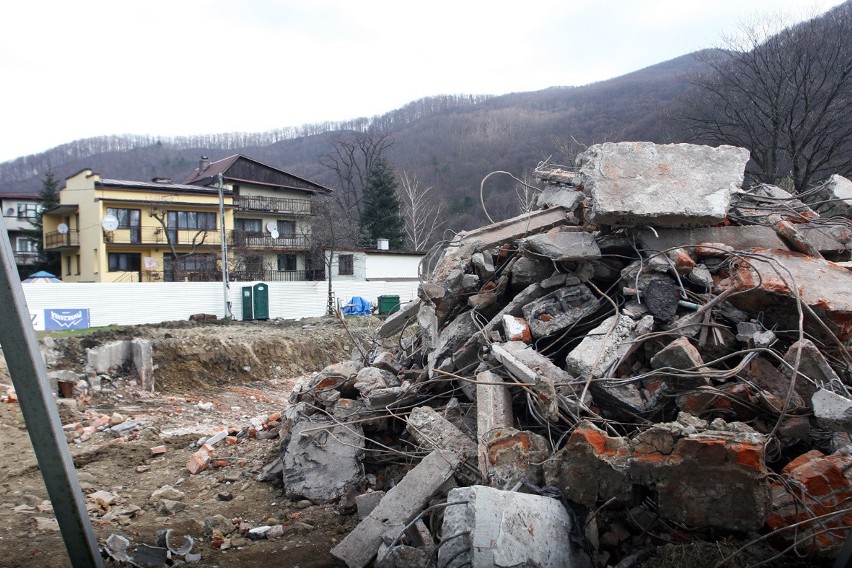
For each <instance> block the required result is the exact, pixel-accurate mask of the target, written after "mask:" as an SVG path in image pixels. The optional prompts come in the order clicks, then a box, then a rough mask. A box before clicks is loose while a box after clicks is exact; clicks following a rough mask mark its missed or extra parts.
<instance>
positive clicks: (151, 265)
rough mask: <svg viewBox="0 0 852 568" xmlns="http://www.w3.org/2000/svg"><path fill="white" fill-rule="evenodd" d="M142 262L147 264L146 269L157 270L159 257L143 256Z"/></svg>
mask: <svg viewBox="0 0 852 568" xmlns="http://www.w3.org/2000/svg"><path fill="white" fill-rule="evenodd" d="M142 264H143V265H144V266H145V270H149V271H150V270H156V269H157V259H156V258H154V257H153V256H143V257H142Z"/></svg>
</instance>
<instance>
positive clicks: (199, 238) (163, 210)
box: [131, 204, 215, 278]
mask: <svg viewBox="0 0 852 568" xmlns="http://www.w3.org/2000/svg"><path fill="white" fill-rule="evenodd" d="M168 214H169V211H168V208H167V205H165V204H164V205H162V206H154V207H152V208H151V210H150V211H149V212H148V216H149V217H152V218H153V219H154V220H155V221H157V223H159V224H160V227H159V228H158V229H157V230H158V231H161V232H162V234H164V235H165V238H166V246H168V248H169V253H170V254H171V258H172V260H173V261H174V264H173V265H172V266H173V268H172V270H173V271H174V272H176V274H172V276H173V277H175V278H177V277H178V274H177V273H179V272H180V271H181V266H180V261H181V260H182V259H189V258H191V257H192V256H193V255H194V254H195V253H196V250H197V249H198V247H200V246H202V245H204V244H205V241H207V237H208V236H209V234H210V231H215V228H213V229H204V228H202V229H195V233H194V234H193V235H192V239H191V240H190V241H189V242H181V243H180V244H181V245H182V246H189V250H188V251H186V252H183V253H178V251H177V244H178V243H177V240H178V239H177V235H178V231H179V230H180V229H179V228H178V227H174V226H169V224H168ZM139 229H140V228H136V230H139ZM131 230H134V229H133V228H131ZM214 270H215V267H212V268H211V267H209V266H207V267H205V269H204V272H205V278H209V277H210V276H211V275H212V272H213V271H214Z"/></svg>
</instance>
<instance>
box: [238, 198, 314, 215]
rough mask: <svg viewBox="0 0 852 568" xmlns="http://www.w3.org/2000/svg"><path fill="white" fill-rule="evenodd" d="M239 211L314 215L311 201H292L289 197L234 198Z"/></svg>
mask: <svg viewBox="0 0 852 568" xmlns="http://www.w3.org/2000/svg"><path fill="white" fill-rule="evenodd" d="M234 209H235V210H237V211H266V212H269V213H286V214H288V215H312V214H313V209H312V208H311V202H310V200H309V199H291V198H287V197H265V196H263V195H240V196H239V197H235V198H234Z"/></svg>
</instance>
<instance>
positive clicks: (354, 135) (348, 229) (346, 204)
mask: <svg viewBox="0 0 852 568" xmlns="http://www.w3.org/2000/svg"><path fill="white" fill-rule="evenodd" d="M391 144H392V141H391V138H390V133H388V132H386V131H382V130H379V129H376V128H367V129H366V130H364V131H356V132H351V133H348V134H345V135H341V136H337V137H335V138H334V139H333V140H332V141H331V151H330V152H329V153H328V154H325V155H324V156H321V157H320V163H321V164H322V165H323V166H324V167H326V168H328V169H329V170H331V171H332V172H333V173H334V175H335V176H336V177H337V181H338V184H339V189H337V191H335V192H334V203H335V205H336V206H337V208H338V209H339V211H340V213H341V215H340V221H341V222H342V225H341V227H340V229H341V230H340V231H339V233H340V234H339V237H340V238H341V239H342V240H343V242H346V241H349V242H350V243H351V244H354V243H355V242H356V241H357V239H358V230H359V224H360V221H361V213H362V202H363V198H364V188H365V187H366V186H367V176H368V174H369V172H370V169H371V168H372V167H373V164H374V163H375V161H376V160H378V159H379V158H381V157H382V153H383V152H384V151H385V150H386V149H387V148H388V147H390V145H391Z"/></svg>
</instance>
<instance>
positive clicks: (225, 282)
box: [219, 172, 231, 318]
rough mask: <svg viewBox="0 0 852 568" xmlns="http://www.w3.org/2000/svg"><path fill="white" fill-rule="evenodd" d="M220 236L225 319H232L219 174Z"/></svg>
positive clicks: (221, 181) (222, 190) (220, 176)
mask: <svg viewBox="0 0 852 568" xmlns="http://www.w3.org/2000/svg"><path fill="white" fill-rule="evenodd" d="M219 226H220V229H219V234H220V237H221V240H222V293H223V294H224V296H225V313H224V315H223V316H222V317H223V318H230V317H231V301H230V296H231V294H230V289H229V284H228V280H229V278H228V241H227V237H226V233H225V179H224V176H223V175H222V174H221V172H220V173H219Z"/></svg>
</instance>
